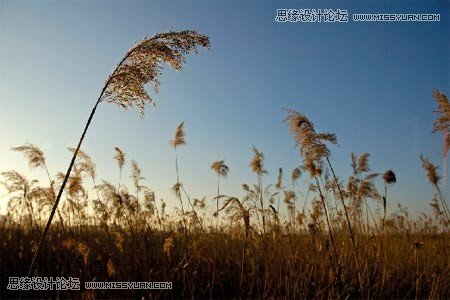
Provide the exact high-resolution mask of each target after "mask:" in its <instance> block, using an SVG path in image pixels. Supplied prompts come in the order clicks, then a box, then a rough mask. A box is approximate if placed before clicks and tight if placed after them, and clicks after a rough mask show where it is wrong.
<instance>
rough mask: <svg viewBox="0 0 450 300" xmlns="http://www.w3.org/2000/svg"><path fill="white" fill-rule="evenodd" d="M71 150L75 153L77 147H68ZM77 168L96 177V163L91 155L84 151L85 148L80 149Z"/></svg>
mask: <svg viewBox="0 0 450 300" xmlns="http://www.w3.org/2000/svg"><path fill="white" fill-rule="evenodd" d="M67 149H68V150H69V151H70V152H72V153H75V150H76V149H75V148H70V147H69V148H67ZM76 162H77V168H78V170H79V171H80V172H86V173H87V174H88V175H89V176H90V177H92V178H95V176H96V172H95V163H94V162H93V161H92V159H91V157H90V156H89V155H88V154H87V153H86V152H84V151H83V150H81V149H79V150H78V154H77V158H76Z"/></svg>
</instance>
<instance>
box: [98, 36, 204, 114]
mask: <svg viewBox="0 0 450 300" xmlns="http://www.w3.org/2000/svg"><path fill="white" fill-rule="evenodd" d="M198 47H203V48H207V49H210V41H209V38H208V37H207V36H205V35H202V34H199V33H197V32H196V31H191V30H185V31H171V32H167V33H161V34H156V35H154V36H153V37H151V38H144V39H143V40H141V41H139V42H138V43H137V44H136V45H135V46H133V47H132V48H131V49H130V50H129V51H128V52H127V54H126V55H125V57H124V60H123V62H122V63H121V64H120V65H118V66H117V68H116V69H115V71H114V72H113V73H112V74H111V75H110V77H109V79H108V85H107V86H106V89H105V92H104V94H103V97H102V99H101V101H104V100H106V101H108V102H110V103H115V104H116V105H118V106H120V107H122V108H124V109H128V108H130V107H133V106H134V107H136V108H137V109H138V110H139V113H140V115H141V117H143V116H144V108H145V104H153V103H154V102H153V99H152V98H151V97H150V96H149V95H148V93H147V91H146V90H145V87H144V86H145V84H147V83H150V84H152V86H153V89H154V92H155V94H157V93H158V89H159V76H160V75H161V73H162V69H163V66H164V65H165V64H168V65H170V66H171V67H172V68H174V69H175V70H177V71H179V70H181V69H182V66H183V64H184V63H185V62H186V55H187V54H190V53H192V52H194V53H196V52H197V48H198Z"/></svg>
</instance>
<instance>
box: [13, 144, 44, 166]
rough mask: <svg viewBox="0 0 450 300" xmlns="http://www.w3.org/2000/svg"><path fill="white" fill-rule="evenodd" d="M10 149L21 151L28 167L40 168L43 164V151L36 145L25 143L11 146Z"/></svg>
mask: <svg viewBox="0 0 450 300" xmlns="http://www.w3.org/2000/svg"><path fill="white" fill-rule="evenodd" d="M11 150H12V151H16V152H22V153H23V155H24V156H25V158H26V159H27V160H28V164H29V166H30V168H32V169H34V168H41V167H44V166H45V156H44V152H42V150H41V149H39V147H38V146H36V145H33V144H30V143H27V144H25V145H22V146H19V147H14V148H11Z"/></svg>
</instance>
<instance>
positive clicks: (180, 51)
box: [21, 30, 210, 297]
mask: <svg viewBox="0 0 450 300" xmlns="http://www.w3.org/2000/svg"><path fill="white" fill-rule="evenodd" d="M199 46H200V47H205V48H208V49H209V48H210V42H209V38H208V37H207V36H205V35H201V34H198V33H197V32H195V31H189V30H185V31H178V32H167V33H161V34H156V35H154V36H153V37H151V38H144V39H143V40H141V41H140V42H138V43H137V44H136V45H135V46H133V47H132V48H131V49H130V50H129V51H128V52H127V53H126V54H125V56H124V57H123V58H122V60H121V61H120V62H119V64H118V65H117V66H116V68H115V69H114V71H113V72H112V73H111V75H110V76H109V77H108V79H107V81H106V83H105V85H104V86H103V88H102V90H101V92H100V95H99V97H98V98H97V101H96V102H95V104H94V107H93V108H92V110H91V113H90V114H89V118H88V120H87V122H86V124H85V126H84V129H83V132H82V134H81V138H80V139H79V141H78V144H77V147H76V148H75V151H74V153H73V156H72V159H71V161H70V164H69V167H68V168H67V171H66V173H65V176H64V179H63V182H62V185H61V187H60V189H59V191H58V194H57V196H56V199H55V202H54V204H53V207H52V210H51V212H50V216H49V218H48V221H47V224H46V226H45V228H44V231H43V232H42V235H41V237H40V240H39V244H38V247H37V249H36V251H35V253H34V255H33V259H32V262H31V264H30V268H29V270H28V274H27V276H28V277H30V276H31V274H32V272H33V267H34V265H35V263H36V258H37V256H38V255H39V252H40V251H41V249H42V245H43V242H44V240H45V237H46V236H47V234H48V231H49V229H50V225H51V223H52V220H53V217H54V214H55V212H56V210H57V208H58V204H59V201H60V199H61V196H62V194H63V191H64V188H65V186H66V184H67V181H68V180H69V177H70V173H71V171H72V168H73V166H74V163H75V160H76V158H77V155H78V152H79V150H80V148H81V145H82V143H83V141H84V138H85V136H86V133H87V130H88V129H89V126H90V125H91V122H92V119H93V117H94V115H95V112H96V111H97V107H98V106H99V104H100V103H102V102H103V101H108V102H110V103H115V104H117V105H118V106H120V107H122V108H125V109H126V108H130V107H133V106H134V107H136V108H137V109H138V110H139V112H140V115H141V117H142V116H143V115H144V108H145V104H147V103H150V104H151V103H153V99H152V98H151V97H150V96H149V95H148V94H147V92H146V90H145V88H144V85H145V84H147V83H151V84H152V85H153V88H154V90H155V93H157V92H158V87H159V79H158V77H159V75H160V73H161V70H162V68H163V66H164V64H165V63H167V64H169V65H170V66H171V67H172V68H174V69H176V70H181V69H182V66H183V63H184V62H185V60H186V58H185V56H186V54H189V53H192V52H196V51H197V48H198V47H199ZM22 296H23V294H21V297H22Z"/></svg>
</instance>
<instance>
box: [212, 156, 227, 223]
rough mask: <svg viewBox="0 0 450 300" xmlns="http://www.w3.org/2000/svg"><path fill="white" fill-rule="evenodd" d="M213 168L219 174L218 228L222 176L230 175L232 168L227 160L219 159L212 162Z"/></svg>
mask: <svg viewBox="0 0 450 300" xmlns="http://www.w3.org/2000/svg"><path fill="white" fill-rule="evenodd" d="M211 170H213V171H214V172H215V173H216V175H217V198H216V218H217V222H216V230H217V226H218V223H219V196H220V178H221V177H222V178H226V177H227V176H228V172H229V171H230V168H228V166H227V165H226V164H225V161H224V160H223V159H222V160H217V161H215V162H213V163H212V165H211Z"/></svg>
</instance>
